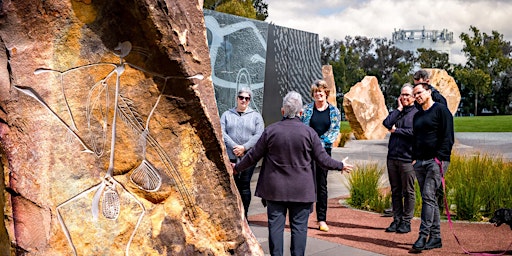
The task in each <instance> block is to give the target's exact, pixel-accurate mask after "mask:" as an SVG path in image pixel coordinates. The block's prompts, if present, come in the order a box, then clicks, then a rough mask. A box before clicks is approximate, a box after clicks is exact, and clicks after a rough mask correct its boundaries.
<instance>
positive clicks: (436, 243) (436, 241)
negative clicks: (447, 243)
mask: <svg viewBox="0 0 512 256" xmlns="http://www.w3.org/2000/svg"><path fill="white" fill-rule="evenodd" d="M441 247H443V243H442V242H441V238H440V237H430V238H429V239H428V241H427V244H426V245H425V250H430V249H435V248H441Z"/></svg>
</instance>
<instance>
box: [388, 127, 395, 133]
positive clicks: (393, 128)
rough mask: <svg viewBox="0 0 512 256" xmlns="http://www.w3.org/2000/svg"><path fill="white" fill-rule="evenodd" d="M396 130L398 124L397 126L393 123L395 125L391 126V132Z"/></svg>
mask: <svg viewBox="0 0 512 256" xmlns="http://www.w3.org/2000/svg"><path fill="white" fill-rule="evenodd" d="M395 131H396V126H395V125H393V127H391V129H389V132H391V133H393V132H395Z"/></svg>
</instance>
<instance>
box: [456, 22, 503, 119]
mask: <svg viewBox="0 0 512 256" xmlns="http://www.w3.org/2000/svg"><path fill="white" fill-rule="evenodd" d="M469 30H470V31H471V32H472V35H470V34H466V33H462V34H461V35H460V39H461V40H462V42H463V43H464V47H463V48H462V52H464V55H465V56H466V57H467V62H466V65H465V66H464V69H467V71H465V72H462V71H459V72H458V73H457V74H456V75H457V76H460V77H458V78H459V79H458V80H459V81H461V82H462V83H463V85H465V86H468V87H469V88H470V89H471V91H472V92H473V95H474V96H475V102H478V101H480V100H482V102H484V103H485V104H489V103H490V104H492V105H488V106H486V107H489V108H491V109H494V108H501V109H505V106H506V105H508V104H510V100H509V101H508V102H496V101H495V100H494V99H495V98H496V99H498V98H499V97H497V96H499V95H500V94H503V93H505V92H506V90H507V87H508V84H503V82H504V81H505V82H507V81H509V80H508V79H506V76H507V72H506V71H507V70H509V69H510V68H511V67H512V58H511V53H512V46H511V45H510V42H508V41H505V40H504V39H503V35H502V34H500V33H499V32H497V31H492V32H491V34H487V33H485V32H483V33H482V32H480V30H479V29H478V28H476V27H474V26H470V28H469ZM472 72H474V73H475V75H474V76H475V77H476V78H478V79H482V78H483V77H484V74H487V75H488V76H489V83H486V81H488V80H487V79H482V80H481V82H480V83H478V84H474V85H469V84H464V82H465V83H470V81H468V80H467V76H468V75H467V73H472ZM482 73H483V74H482ZM506 99H507V98H505V100H506ZM477 112H478V109H477V104H475V114H477Z"/></svg>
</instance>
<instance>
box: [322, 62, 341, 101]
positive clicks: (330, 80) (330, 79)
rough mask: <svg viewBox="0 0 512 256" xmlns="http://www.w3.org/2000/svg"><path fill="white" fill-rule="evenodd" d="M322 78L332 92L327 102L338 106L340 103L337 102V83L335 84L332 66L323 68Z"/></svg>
mask: <svg viewBox="0 0 512 256" xmlns="http://www.w3.org/2000/svg"><path fill="white" fill-rule="evenodd" d="M322 76H323V78H324V80H325V82H327V85H328V86H329V90H330V91H331V92H330V94H329V98H328V99H327V101H328V102H329V103H331V104H332V105H334V106H338V102H337V101H336V83H335V82H334V74H333V73H332V66H331V65H323V66H322Z"/></svg>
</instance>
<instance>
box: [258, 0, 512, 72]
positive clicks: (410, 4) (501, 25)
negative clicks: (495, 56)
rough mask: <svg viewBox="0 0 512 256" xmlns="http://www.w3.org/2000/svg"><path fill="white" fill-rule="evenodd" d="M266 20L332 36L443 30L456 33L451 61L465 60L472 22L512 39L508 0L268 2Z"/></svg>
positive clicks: (368, 35) (286, 0) (283, 0)
mask: <svg viewBox="0 0 512 256" xmlns="http://www.w3.org/2000/svg"><path fill="white" fill-rule="evenodd" d="M265 2H266V3H268V7H269V9H268V12H269V17H268V18H267V20H266V21H267V22H272V23H274V24H276V25H279V26H284V27H290V28H295V29H299V30H304V31H308V32H312V33H316V34H318V35H319V36H320V38H323V37H329V38H330V39H337V40H343V39H344V38H345V36H347V35H349V36H352V37H354V36H366V37H378V38H383V37H386V38H388V39H390V38H391V34H392V33H393V31H394V30H395V29H396V30H398V29H422V28H425V29H427V30H442V29H448V30H449V31H451V32H453V33H454V40H455V43H454V44H453V45H452V51H451V60H452V61H453V62H457V63H463V62H464V61H465V57H464V56H463V55H462V53H461V52H460V51H461V49H462V45H463V44H462V43H461V40H460V38H459V35H460V34H461V33H463V32H464V33H470V31H469V26H470V25H473V26H476V27H477V28H478V29H479V30H480V31H481V32H485V33H487V34H491V32H492V30H496V31H498V32H499V33H501V34H502V35H503V37H504V39H505V40H507V41H512V1H509V0H266V1H265Z"/></svg>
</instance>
